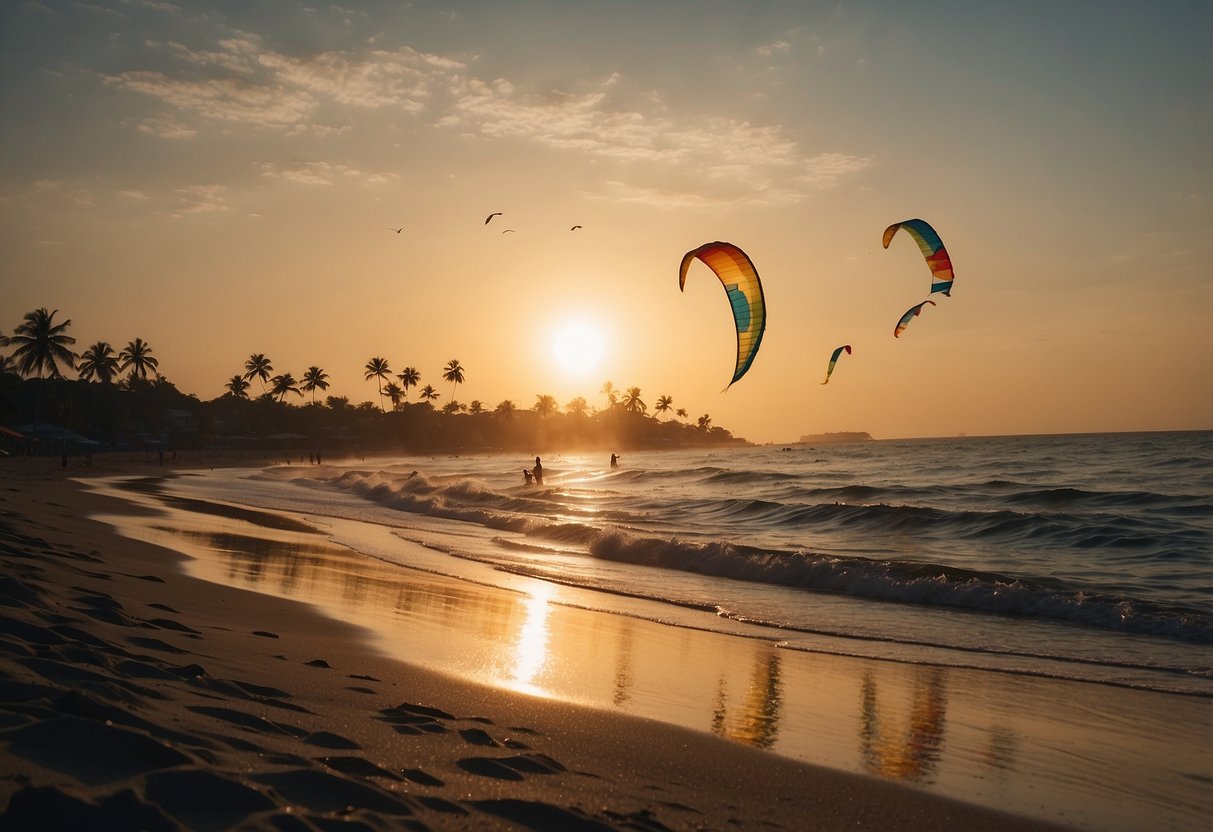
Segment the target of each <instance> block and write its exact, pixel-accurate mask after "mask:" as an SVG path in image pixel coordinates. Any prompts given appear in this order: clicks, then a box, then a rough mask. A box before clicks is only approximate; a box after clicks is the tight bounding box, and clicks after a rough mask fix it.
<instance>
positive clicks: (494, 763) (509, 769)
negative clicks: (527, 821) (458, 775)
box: [455, 754, 568, 780]
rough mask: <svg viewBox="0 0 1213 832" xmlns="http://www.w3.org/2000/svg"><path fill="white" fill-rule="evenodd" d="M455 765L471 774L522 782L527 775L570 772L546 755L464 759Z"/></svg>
mask: <svg viewBox="0 0 1213 832" xmlns="http://www.w3.org/2000/svg"><path fill="white" fill-rule="evenodd" d="M455 765H457V766H459V767H460V768H461V769H463V770H464V771H466V772H468V773H470V774H478V775H480V776H481V777H494V778H496V779H498V780H522V779H524V775H525V774H559V773H561V772H564V771H568V769H566V768H565V767H564V766H563V765H561V764H560V763H558V762H556V761H555V760H553V759H552V758H551V757H549V756H547V755H546V754H517V755H515V756H513V757H464V758H463V759H462V760H458V761H456V763H455Z"/></svg>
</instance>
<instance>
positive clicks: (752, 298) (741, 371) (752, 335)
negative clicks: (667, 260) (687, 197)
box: [678, 241, 767, 390]
mask: <svg viewBox="0 0 1213 832" xmlns="http://www.w3.org/2000/svg"><path fill="white" fill-rule="evenodd" d="M697 257H698V258H699V259H700V260H702V261H703V262H704V263H705V264H707V267H708V268H709V269H711V270H712V271H713V272H714V273H715V275H716V277H717V278H719V279H720V282H721V284H723V285H724V291H725V293H726V294H727V295H728V296H729V304H730V305H731V306H732V307H733V321H734V323H736V324H737V366H736V368H735V369H734V370H733V379H732V381H730V382H729V385H728V386H729V387H732V386H733V384H735V383H736V382H737V381H738V380H739V379H740V378H741V377H742V376H744V375H745V374H746V370H748V369H750V365H751V364H753V363H754V357H755V356H756V355H758V347H759V345H760V344H761V343H762V333H763V332H764V331H765V330H766V326H767V307H766V300H765V299H764V298H763V295H762V282H761V281H760V280H759V279H758V270H757V269H755V268H754V263H753V261H751V260H750V258H749V255H747V254H746V253H745V252H744V251H742V250H741V249H740V248H738V247H737V246H735V245H733V244H732V243H722V242H719V241H717V242H714V243H704V244H703V245H701V246H700V247H699V248H696V249H692V250H691V251H688V252H687V253H686V254H684V255H683V257H682V265H680V266H679V267H678V290H679V291H684V290H685V286H686V282H687V269H689V268H690V267H691V261H692V260H694V259H695V258H697ZM725 389H726V390H727V389H728V387H726V388H725Z"/></svg>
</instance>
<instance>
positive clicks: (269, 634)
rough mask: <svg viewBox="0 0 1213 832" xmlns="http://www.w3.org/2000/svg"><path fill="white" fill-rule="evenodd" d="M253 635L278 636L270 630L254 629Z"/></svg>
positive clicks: (263, 636)
mask: <svg viewBox="0 0 1213 832" xmlns="http://www.w3.org/2000/svg"><path fill="white" fill-rule="evenodd" d="M253 635H255V636H261V637H262V638H278V634H277V633H271V632H269V631H268V630H253Z"/></svg>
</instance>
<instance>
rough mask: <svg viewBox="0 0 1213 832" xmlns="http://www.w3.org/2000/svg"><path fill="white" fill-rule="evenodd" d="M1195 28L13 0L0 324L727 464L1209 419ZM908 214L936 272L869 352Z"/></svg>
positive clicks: (947, 16)
mask: <svg viewBox="0 0 1213 832" xmlns="http://www.w3.org/2000/svg"><path fill="white" fill-rule="evenodd" d="M1210 43H1213V4H1210V3H1208V2H1205V0H1192V2H1183V1H1182V0H1160V2H1157V3H1151V4H1145V3H1140V2H1120V1H1119V0H1104V1H1103V2H1082V1H1081V0H1076V1H1075V2H1066V3H1057V2H1053V0H1044V2H1037V1H1036V0H1026V2H1016V3H997V4H995V3H971V2H961V0H956V2H919V3H912V4H907V3H905V2H891V1H890V2H886V1H885V0H864V1H863V2H829V3H826V2H822V3H818V2H813V1H812V0H793V1H791V2H746V3H727V2H720V1H719V0H694V2H689V1H688V2H682V1H681V0H671V2H656V3H654V2H651V1H650V2H631V0H616V1H615V2H610V3H592V4H591V3H584V4H583V3H567V2H540V1H539V0H535V1H534V2H501V0H497V1H496V2H491V3H482V2H460V3H453V2H447V3H441V2H425V1H424V0H417V2H397V1H396V0H367V1H366V2H360V1H359V0H344V2H340V3H326V2H320V1H319V0H311V2H292V0H280V1H275V2H270V1H269V0H267V1H266V2H257V3H245V2H205V3H204V2H197V3H193V2H186V1H185V0H181V2H165V0H110V2H101V1H100V0H98V1H97V2H55V1H54V0H41V1H40V2H35V1H33V0H12V2H6V3H4V4H2V5H0V112H2V113H3V114H4V117H3V118H2V119H0V147H2V148H3V153H2V154H0V247H2V250H3V252H4V256H3V258H2V261H0V288H2V290H3V303H2V305H0V332H4V333H5V334H11V333H12V330H13V329H14V328H15V327H16V326H17V325H19V324H20V322H21V317H22V315H23V314H24V313H26V312H28V311H31V310H33V309H36V308H39V307H46V308H47V309H52V310H55V309H57V310H59V314H58V316H57V317H56V320H62V319H70V320H71V322H72V325H71V328H70V330H69V332H70V334H71V335H73V336H75V337H76V339H77V342H76V345H75V346H76V349H77V351H79V352H83V351H84V350H85V349H86V348H87V347H88V346H90V345H92V344H93V343H95V342H97V341H107V342H109V343H110V344H112V345H114V347H115V350H117V349H119V348H121V347H122V346H124V345H125V344H126V343H127V342H129V341H131V340H133V339H134V338H136V337H139V338H142V339H143V340H144V341H146V342H148V343H149V344H150V345H151V347H152V350H153V354H154V355H155V356H156V357H157V358H158V359H159V361H160V371H161V372H162V373H163V374H164V375H165V377H167V378H168V379H169V380H170V381H172V382H173V383H174V384H175V385H176V386H177V387H178V388H179V389H181V390H182V391H183V392H186V393H190V394H193V395H196V396H197V397H198V398H200V399H203V400H207V399H212V398H215V397H217V396H219V395H221V394H223V393H224V391H225V388H224V385H225V384H226V382H227V381H228V380H229V379H230V378H231V377H232V376H233V375H236V374H239V373H241V372H243V369H244V362H245V360H246V359H247V358H248V357H249V356H250V355H251V354H253V353H264V354H265V355H267V356H268V357H269V358H270V359H271V361H272V362H273V366H274V370H275V372H276V373H277V372H290V373H292V374H293V375H294V376H295V378H297V379H298V378H300V377H302V375H303V373H304V372H305V371H306V370H307V368H308V367H309V366H312V365H317V366H320V367H321V368H323V369H324V370H325V371H326V372H327V373H328V374H329V376H330V377H331V383H332V386H331V387H330V389H329V390H328V391H327V392H328V394H331V395H339V396H348V397H349V398H350V400H351V401H352V402H354V403H358V402H361V401H366V400H377V393H376V385H375V383H374V382H370V381H367V380H365V379H364V377H363V376H364V372H363V368H364V366H365V365H366V363H367V361H368V360H369V359H370V358H372V357H376V356H378V357H383V358H386V359H387V360H388V362H389V364H390V367H391V369H392V370H393V372H399V371H401V370H403V369H404V367H406V366H412V367H415V368H416V369H418V370H419V371H420V372H421V383H422V384H423V385H424V384H427V383H428V384H432V385H433V386H434V387H435V388H436V389H437V390H438V391H439V392H440V393H441V394H442V398H441V399H439V400H438V404H439V405H441V404H442V403H445V402H446V401H448V400H450V398H451V395H452V392H455V394H456V398H457V399H458V400H459V401H462V402H465V403H467V402H471V401H472V400H479V401H481V402H483V403H484V404H485V405H487V406H489V407H492V406H495V405H496V404H497V403H498V402H500V401H502V400H505V399H510V400H512V401H514V402H515V403H516V404H517V405H519V406H520V407H524V408H525V407H531V406H533V405H534V403H535V400H536V396H538V395H540V394H546V395H552V396H554V397H555V398H556V400H557V401H558V402H559V403H561V404H562V405H563V404H564V403H566V402H568V401H570V400H571V399H573V398H574V397H577V396H582V397H584V398H585V399H586V400H587V401H588V402H589V403H590V405H592V406H596V407H602V406H604V404H605V398H604V396H603V395H602V393H601V389H602V387H603V385H604V383H605V382H607V381H610V382H611V383H612V384H613V386H614V387H615V388H616V389H619V390H623V389H626V388H629V387H639V388H640V389H641V393H642V396H641V398H642V399H643V400H644V401H645V402H646V403H647V404H648V406H649V408H650V411H651V409H652V407H653V406H654V405H655V404H656V402H657V399H658V397H659V396H663V395H668V396H670V397H672V398H673V406H674V407H675V408H684V409H686V411H687V413H688V417H689V419H690V420H691V421H694V420H696V419H697V418H698V417H699V416H701V415H703V414H708V415H709V416H710V417H711V419H712V423H713V424H714V425H718V426H721V427H726V428H728V429H730V430H732V431H733V432H734V433H735V434H736V435H738V436H742V437H744V438H746V439H749V440H751V441H754V442H775V443H782V442H793V441H796V440H797V439H798V438H799V437H800V436H802V435H805V434H814V433H823V432H832V431H867V432H869V433H871V434H872V435H873V436H874V437H876V438H881V439H884V438H899V437H918V436H954V435H957V434H962V433H963V434H968V435H990V434H1023V433H1059V432H1060V433H1066V432H1087V431H1120V430H1176V429H1207V428H1211V427H1213V327H1210V325H1209V323H1208V318H1209V313H1210V311H1213V234H1210V233H1209V231H1208V229H1209V227H1210V224H1211V223H1210V221H1211V220H1213V162H1211V161H1210V156H1209V141H1210V138H1209V137H1210V136H1213V58H1211V57H1210V56H1211V55H1213V52H1211V50H1210V48H1209V44H1210ZM493 212H500V216H496V217H493V218H492V220H491V221H490V222H488V223H487V224H486V223H485V218H486V217H487V216H488V215H489V214H490V213H493ZM915 217H920V218H923V219H925V220H927V221H928V222H930V223H931V224H932V225H933V226H934V227H935V229H936V230H937V231H938V232H939V234H940V235H941V237H942V238H943V240H944V242H945V244H946V245H947V248H948V251H949V252H950V254H951V257H952V261H953V266H954V270H955V274H956V279H955V283H954V286H953V291H952V295H951V297H946V298H945V297H941V296H940V295H938V294H936V295H935V296H934V298H933V299H934V300H936V301H937V304H936V305H935V306H927V307H926V308H925V309H924V311H923V313H922V315H921V316H920V317H918V318H916V319H914V320H913V322H911V324H910V325H909V327H908V329H907V330H906V331H905V332H904V333H903V334H902V335H901V337H899V338H894V337H893V335H892V332H893V326H894V324H895V323H896V321H897V319H898V318H899V317H900V316H901V314H902V313H903V312H904V311H905V310H906V309H908V308H909V307H911V306H913V305H914V304H916V303H919V302H921V301H923V300H925V299H926V298H927V294H928V292H929V289H930V273H929V271H928V270H927V267H926V265H925V262H924V261H923V258H922V255H921V254H920V253H919V251H918V249H917V247H916V246H915V245H914V243H913V241H912V240H910V239H909V238H908V237H906V236H905V235H904V234H900V235H898V236H897V237H895V238H894V240H893V242H892V244H891V245H890V246H889V248H888V249H887V250H886V249H884V248H882V246H881V235H882V233H883V231H884V229H885V227H886V226H888V225H889V224H891V223H894V222H898V221H900V220H904V219H910V218H915ZM574 225H580V226H581V228H579V229H576V230H571V229H572V227H573V226H574ZM397 228H401V229H402V231H400V232H399V233H397V232H396V231H395V229H397ZM716 240H720V241H726V242H731V243H734V244H735V245H737V246H740V247H741V248H742V249H743V250H745V252H746V253H747V254H748V255H749V257H750V258H751V260H752V261H753V263H754V264H755V266H756V268H757V270H758V271H759V273H760V275H761V278H762V282H763V289H764V293H765V297H766V304H767V328H766V333H765V337H764V339H763V341H762V346H761V348H760V351H759V354H758V355H757V357H756V359H755V361H754V363H753V365H752V367H751V368H750V370H749V372H748V373H747V374H746V375H745V377H744V378H742V379H740V380H739V381H738V382H737V383H735V384H733V385H732V386H731V387H730V386H728V383H729V379H730V378H731V376H732V373H733V368H734V364H735V360H736V334H735V329H734V324H733V320H732V315H731V309H730V306H729V304H728V300H727V296H726V294H725V292H724V290H723V288H722V286H721V284H720V282H719V281H717V280H716V278H715V277H714V276H713V275H712V273H711V272H710V271H708V270H707V267H706V266H703V265H702V264H698V263H697V264H695V265H693V266H692V268H691V271H690V273H689V274H688V278H687V282H686V287H685V291H682V292H680V291H679V288H678V281H677V272H678V265H679V262H680V261H681V259H682V256H683V254H684V253H685V252H687V251H689V250H691V249H694V248H696V247H698V246H699V245H701V244H703V243H705V242H710V241H716ZM571 322H577V323H578V324H579V326H580V328H581V329H580V332H581V333H582V338H583V339H588V340H589V341H591V342H593V341H597V342H599V344H600V351H601V355H600V357H599V358H598V360H597V362H596V363H594V364H593V366H590V367H584V366H583V365H585V364H586V363H589V362H591V361H593V359H594V356H593V355H592V354H590V355H585V356H574V359H573V360H563V361H562V360H561V358H560V355H559V353H560V350H561V349H563V348H562V347H561V346H560V342H561V338H562V336H561V335H560V333H562V332H565V331H566V330H567V328H568V325H569V324H570V323H571ZM565 340H567V338H566V339H565ZM842 344H850V345H851V346H852V349H853V352H852V354H851V355H844V356H842V358H841V359H840V361H839V363H838V366H837V368H836V370H835V372H834V375H833V376H832V378H831V380H830V383H829V384H828V385H822V384H821V381H822V378H823V377H824V374H825V367H826V363H827V361H828V359H829V356H830V353H831V352H832V351H833V349H834V348H835V347H837V346H839V345H842ZM452 359H456V360H458V361H459V363H460V364H461V365H462V366H463V368H464V373H465V380H464V383H463V384H462V385H460V386H459V387H458V389H457V391H452V388H451V385H450V384H448V383H447V382H445V381H443V379H442V371H443V367H444V366H445V365H446V363H447V362H448V361H450V360H452ZM578 359H580V360H578ZM254 385H255V386H254V390H253V392H254V393H256V392H258V388H257V383H256V382H254ZM411 398H414V399H415V398H416V391H415V390H414V391H412V393H411ZM296 401H299V402H303V401H306V399H296Z"/></svg>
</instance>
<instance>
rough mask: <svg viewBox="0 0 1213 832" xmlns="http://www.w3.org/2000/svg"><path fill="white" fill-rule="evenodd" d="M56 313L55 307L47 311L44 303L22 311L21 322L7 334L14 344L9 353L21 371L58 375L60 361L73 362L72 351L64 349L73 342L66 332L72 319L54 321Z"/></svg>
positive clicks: (55, 376) (26, 374)
mask: <svg viewBox="0 0 1213 832" xmlns="http://www.w3.org/2000/svg"><path fill="white" fill-rule="evenodd" d="M58 313H59V310H58V309H56V310H55V311H53V312H47V311H46V307H41V308H39V309H35V310H34V311H33V312H26V313H25V318H24V320H23V321H22V322H21V325H20V326H18V327H17V328H16V329H14V330H13V334H12V335H11V336H9V339H8V342H9V343H10V344H17V349H15V350H13V355H12V357H13V360H14V361H15V362H16V364H17V371H18V372H19V373H21V375H23V376H29V375H33V374H34V373H35V372H37V374H38V377H39V378H42V377H43V376H44V375H49V376H50V377H51V378H60V377H62V375H63V373H62V372H60V370H59V362H60V361H62V362H63V363H64V364H66V365H67V366H68V367H69V368H70V367H74V366H75V365H76V353H74V352H72V351H71V350H70V349H68V347H69V346H71V345H72V344H74V343H76V339H75V338H73V337H72V336H70V335H68V334H67V328H68V327H69V326H71V325H72V321H71V319H70V318H69V319H68V320H66V321H64V322H63V323H61V324H57V323H55V315H57V314H58Z"/></svg>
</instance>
